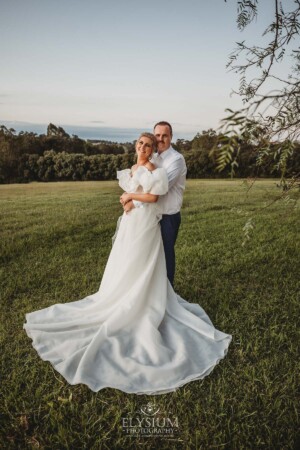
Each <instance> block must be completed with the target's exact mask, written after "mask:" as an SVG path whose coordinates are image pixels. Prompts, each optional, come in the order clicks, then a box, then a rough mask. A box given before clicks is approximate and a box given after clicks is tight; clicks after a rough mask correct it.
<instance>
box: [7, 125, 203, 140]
mask: <svg viewBox="0 0 300 450" xmlns="http://www.w3.org/2000/svg"><path fill="white" fill-rule="evenodd" d="M0 125H5V126H6V127H7V128H13V129H14V130H15V131H16V132H17V133H19V132H20V131H27V132H30V131H31V132H34V133H37V134H46V133H47V125H44V124H35V123H28V122H13V121H7V120H3V121H1V120H0ZM54 125H56V126H60V127H62V128H63V129H64V130H65V131H66V132H67V133H68V134H69V135H70V136H71V135H72V134H76V135H77V136H78V137H79V138H81V139H99V140H104V141H112V142H133V141H134V140H135V139H137V137H138V136H139V134H140V133H141V132H142V131H151V130H149V129H148V130H147V129H143V128H114V127H102V126H99V127H82V126H76V125H62V124H57V123H55V124H54ZM196 133H197V132H194V133H180V134H179V133H175V132H174V136H173V142H176V140H177V139H193V137H194V136H195V135H196Z"/></svg>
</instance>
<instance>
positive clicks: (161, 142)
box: [154, 125, 172, 153]
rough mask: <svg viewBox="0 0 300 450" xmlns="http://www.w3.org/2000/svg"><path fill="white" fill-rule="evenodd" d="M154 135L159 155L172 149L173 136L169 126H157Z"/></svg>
mask: <svg viewBox="0 0 300 450" xmlns="http://www.w3.org/2000/svg"><path fill="white" fill-rule="evenodd" d="M154 135H155V137H156V141H157V151H158V153H162V152H164V151H165V150H167V149H168V148H169V147H170V145H171V141H172V135H171V131H170V128H169V127H168V126H167V125H156V127H155V129H154Z"/></svg>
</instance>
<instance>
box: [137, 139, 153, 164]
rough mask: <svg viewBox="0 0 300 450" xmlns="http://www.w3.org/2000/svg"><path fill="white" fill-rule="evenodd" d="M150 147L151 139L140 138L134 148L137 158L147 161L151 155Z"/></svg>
mask: <svg viewBox="0 0 300 450" xmlns="http://www.w3.org/2000/svg"><path fill="white" fill-rule="evenodd" d="M152 146H153V144H152V141H151V139H149V138H148V137H146V136H142V137H140V139H139V140H138V141H137V143H136V146H135V149H136V153H137V156H138V157H140V158H142V159H148V158H149V157H150V155H152V148H153V147H152Z"/></svg>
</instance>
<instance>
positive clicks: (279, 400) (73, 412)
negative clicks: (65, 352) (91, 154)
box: [0, 180, 300, 450]
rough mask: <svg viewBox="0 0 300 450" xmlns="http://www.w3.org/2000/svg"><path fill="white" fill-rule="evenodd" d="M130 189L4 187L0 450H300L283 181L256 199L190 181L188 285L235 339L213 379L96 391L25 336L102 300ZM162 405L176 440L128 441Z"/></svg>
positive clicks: (294, 263)
mask: <svg viewBox="0 0 300 450" xmlns="http://www.w3.org/2000/svg"><path fill="white" fill-rule="evenodd" d="M120 192H121V191H120V189H119V188H118V186H117V183H116V182H59V183H31V184H28V185H16V184H15V185H3V186H0V204H1V219H0V225H1V226H0V233H1V240H0V245H1V269H0V270H1V291H0V295H1V313H2V320H1V324H0V325H1V356H2V367H1V372H2V373H1V388H0V389H1V398H0V405H1V406H0V408H1V421H0V426H1V437H0V447H3V448H5V449H22V450H23V449H27V448H28V449H31V448H33V449H34V448H38V449H51V450H52V449H71V450H74V449H131V448H133V449H134V448H145V449H148V448H149V449H150V448H151V449H152V448H160V449H167V448H171V449H173V448H174V449H177V448H178V449H181V448H182V449H205V450H206V449H230V450H231V449H237V450H242V449H247V450H248V449H250V450H252V449H272V450H276V449H280V450H284V449H292V448H296V441H297V442H298V444H299V443H300V441H299V435H298V437H297V430H298V428H299V418H298V415H299V395H298V394H297V388H298V387H299V353H298V349H299V320H298V317H299V291H300V286H299V279H300V277H299V254H300V253H299V250H300V249H299V236H298V234H297V233H298V230H299V204H298V205H297V203H296V202H295V201H294V200H293V199H292V198H290V200H289V201H288V200H285V201H282V200H280V201H277V202H274V203H271V202H272V200H273V199H275V198H276V197H277V196H278V195H279V190H278V188H277V187H276V182H275V180H268V181H264V180H260V181H257V182H256V183H255V184H254V187H253V188H252V189H251V190H250V191H249V193H248V194H247V189H246V186H245V185H244V184H243V183H242V180H233V181H231V180H189V181H188V183H187V189H186V192H185V197H184V207H183V209H182V225H181V229H180V234H179V237H178V241H177V273H176V284H175V288H176V291H177V292H178V293H179V294H180V295H181V296H182V297H183V298H185V299H186V300H188V301H190V302H193V303H199V304H200V305H201V306H202V307H203V308H204V309H205V310H206V312H207V313H208V314H209V316H210V317H211V319H212V321H213V323H214V325H215V326H216V328H218V329H220V330H222V331H224V332H226V333H229V334H232V336H233V341H232V343H231V345H230V347H229V351H228V354H227V356H226V358H225V359H224V360H223V361H221V362H220V364H219V365H218V366H217V367H216V368H215V369H214V371H213V372H212V373H211V374H210V375H209V376H208V377H207V378H205V379H204V380H201V381H194V382H192V383H189V384H186V385H185V386H184V387H182V388H180V389H179V390H178V391H176V392H174V393H169V394H165V395H157V396H147V395H134V394H126V393H123V392H121V391H118V390H115V389H111V388H107V389H104V390H101V391H99V392H98V393H93V392H92V391H90V390H89V389H88V388H87V387H86V386H84V385H76V386H70V385H68V384H67V382H66V381H65V380H64V379H63V378H62V377H61V376H60V375H59V374H58V373H57V372H56V371H55V370H54V369H53V368H52V366H51V365H50V363H49V362H44V361H42V360H41V359H40V358H39V357H38V355H37V353H36V351H35V350H34V349H33V348H32V346H31V340H30V339H29V338H28V337H27V335H26V333H25V331H24V330H23V329H22V325H23V322H24V320H25V313H27V312H31V311H34V310H36V309H41V308H44V307H47V306H50V305H52V304H54V303H62V302H68V301H74V300H79V299H81V298H83V297H85V296H87V295H88V294H91V293H93V292H95V291H97V290H98V288H99V285H100V282H101V277H102V274H103V271H104V268H105V264H106V261H107V257H108V255H109V252H110V248H111V237H112V236H113V234H114V231H115V226H116V221H117V218H118V216H119V215H121V212H122V210H121V207H120V205H119V202H118V197H119V195H120ZM269 203H271V204H270V205H269V206H267V205H268V204H269ZM251 217H253V222H254V225H255V226H254V229H253V230H250V237H251V238H250V240H247V242H246V243H245V245H242V243H243V241H244V240H245V239H244V232H243V226H244V225H245V223H246V221H247V220H248V219H249V218H251ZM297 238H298V240H297ZM297 395H298V396H297ZM149 401H151V402H155V404H156V406H157V408H160V411H161V412H162V414H163V415H164V416H166V417H167V416H168V415H169V414H170V412H172V414H173V415H175V416H177V417H178V425H179V430H178V433H177V436H176V437H174V438H173V439H171V438H168V437H160V436H157V437H138V436H137V437H132V436H125V435H124V433H123V431H122V417H129V416H130V415H132V414H133V413H134V412H135V411H137V410H138V409H139V408H140V407H143V405H145V404H147V403H148V402H149Z"/></svg>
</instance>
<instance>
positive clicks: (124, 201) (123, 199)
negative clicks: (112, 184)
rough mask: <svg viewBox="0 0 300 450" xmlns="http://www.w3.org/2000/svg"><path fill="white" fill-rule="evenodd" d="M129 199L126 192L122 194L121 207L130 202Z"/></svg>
mask: <svg viewBox="0 0 300 450" xmlns="http://www.w3.org/2000/svg"><path fill="white" fill-rule="evenodd" d="M130 200H131V197H130V194H128V193H127V192H124V194H122V195H121V197H120V202H121V203H122V205H123V206H124V205H126V203H128V202H130Z"/></svg>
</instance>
